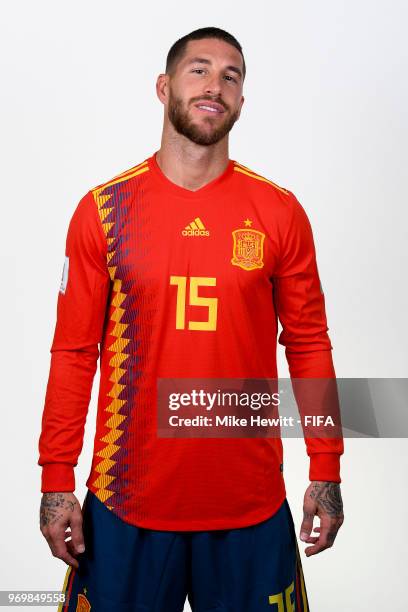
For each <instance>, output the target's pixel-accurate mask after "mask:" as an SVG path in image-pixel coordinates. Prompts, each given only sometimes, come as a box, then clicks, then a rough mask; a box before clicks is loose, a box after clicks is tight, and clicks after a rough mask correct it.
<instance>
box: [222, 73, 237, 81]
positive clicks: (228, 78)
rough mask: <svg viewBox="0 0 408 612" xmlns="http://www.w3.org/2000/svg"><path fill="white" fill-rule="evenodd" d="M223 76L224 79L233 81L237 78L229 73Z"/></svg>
mask: <svg viewBox="0 0 408 612" xmlns="http://www.w3.org/2000/svg"><path fill="white" fill-rule="evenodd" d="M225 77H226V79H227V80H231V81H234V83H236V82H237V79H235V78H234V77H232V76H231V75H230V74H226V75H225Z"/></svg>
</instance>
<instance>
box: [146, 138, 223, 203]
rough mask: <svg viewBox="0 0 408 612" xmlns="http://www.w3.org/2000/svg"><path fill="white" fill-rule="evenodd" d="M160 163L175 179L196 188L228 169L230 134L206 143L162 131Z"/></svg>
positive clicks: (181, 183)
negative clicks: (205, 144)
mask: <svg viewBox="0 0 408 612" xmlns="http://www.w3.org/2000/svg"><path fill="white" fill-rule="evenodd" d="M156 159H157V163H158V165H159V166H160V169H161V171H162V172H163V174H165V175H166V176H167V178H168V179H170V180H171V181H172V182H173V183H176V185H180V187H184V188H185V189H190V190H191V191H196V190H197V189H200V187H203V186H204V185H206V184H207V183H209V182H210V181H212V180H213V179H215V178H216V177H217V176H219V175H220V174H222V172H223V171H224V170H225V169H226V167H227V165H228V161H229V153H228V138H227V137H225V138H223V139H222V140H220V141H219V142H217V143H216V144H214V145H210V146H203V145H197V144H195V143H194V142H191V141H190V140H188V139H187V138H185V137H184V136H181V135H180V134H175V135H174V136H170V135H166V134H165V133H163V136H162V141H161V146H160V149H159V150H158V151H157V156H156Z"/></svg>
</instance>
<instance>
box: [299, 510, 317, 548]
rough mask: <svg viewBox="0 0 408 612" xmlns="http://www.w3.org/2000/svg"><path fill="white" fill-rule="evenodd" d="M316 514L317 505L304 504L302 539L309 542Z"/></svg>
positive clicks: (301, 527)
mask: <svg viewBox="0 0 408 612" xmlns="http://www.w3.org/2000/svg"><path fill="white" fill-rule="evenodd" d="M315 516H316V507H315V506H314V505H313V504H304V506H303V521H302V524H301V526H300V539H301V540H302V541H303V542H307V540H308V538H309V537H310V534H311V532H312V529H313V519H314V517H315Z"/></svg>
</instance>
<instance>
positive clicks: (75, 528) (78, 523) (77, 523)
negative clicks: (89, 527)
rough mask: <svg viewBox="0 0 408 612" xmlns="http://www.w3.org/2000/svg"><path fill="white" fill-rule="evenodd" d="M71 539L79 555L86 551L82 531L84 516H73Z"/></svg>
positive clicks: (77, 514)
mask: <svg viewBox="0 0 408 612" xmlns="http://www.w3.org/2000/svg"><path fill="white" fill-rule="evenodd" d="M70 524H71V539H72V544H73V546H74V549H75V551H76V552H77V553H83V552H84V551H85V542H84V534H83V531H82V516H81V515H80V513H76V514H75V515H73V516H72V518H71V521H70Z"/></svg>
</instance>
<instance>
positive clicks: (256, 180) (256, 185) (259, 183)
mask: <svg viewBox="0 0 408 612" xmlns="http://www.w3.org/2000/svg"><path fill="white" fill-rule="evenodd" d="M234 172H235V173H236V174H237V176H239V178H240V181H241V183H242V184H243V185H246V186H247V187H248V188H250V189H251V188H252V189H254V190H257V191H259V192H260V193H265V194H266V195H271V194H272V195H278V196H280V198H281V199H283V200H285V201H286V200H288V199H290V196H291V191H290V190H289V189H287V188H286V187H283V186H282V185H278V183H276V182H275V181H272V180H271V179H270V178H269V177H266V176H264V175H263V174H260V173H259V172H257V171H256V170H253V169H252V168H249V167H248V166H244V165H243V164H241V163H239V162H238V161H236V160H234Z"/></svg>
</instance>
